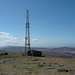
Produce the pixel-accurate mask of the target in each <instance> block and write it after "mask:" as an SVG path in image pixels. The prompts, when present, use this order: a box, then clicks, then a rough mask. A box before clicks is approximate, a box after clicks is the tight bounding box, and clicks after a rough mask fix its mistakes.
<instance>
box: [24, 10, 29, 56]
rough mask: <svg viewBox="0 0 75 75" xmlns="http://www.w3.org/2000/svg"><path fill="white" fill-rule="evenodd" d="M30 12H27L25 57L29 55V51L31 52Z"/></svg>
mask: <svg viewBox="0 0 75 75" xmlns="http://www.w3.org/2000/svg"><path fill="white" fill-rule="evenodd" d="M29 28H30V25H29V11H28V10H27V18H26V36H25V55H27V50H30V32H29Z"/></svg>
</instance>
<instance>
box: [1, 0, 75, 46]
mask: <svg viewBox="0 0 75 75" xmlns="http://www.w3.org/2000/svg"><path fill="white" fill-rule="evenodd" d="M27 9H29V22H30V36H31V46H32V47H64V46H67V47H75V0H0V46H24V38H25V24H26V10H27Z"/></svg>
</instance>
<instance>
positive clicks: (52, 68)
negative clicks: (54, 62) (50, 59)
mask: <svg viewBox="0 0 75 75" xmlns="http://www.w3.org/2000/svg"><path fill="white" fill-rule="evenodd" d="M50 69H55V68H46V69H45V70H50Z"/></svg>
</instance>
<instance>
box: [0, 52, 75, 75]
mask: <svg viewBox="0 0 75 75" xmlns="http://www.w3.org/2000/svg"><path fill="white" fill-rule="evenodd" d="M0 75H75V59H69V58H55V57H31V56H22V55H20V54H14V53H10V54H9V55H5V56H0Z"/></svg>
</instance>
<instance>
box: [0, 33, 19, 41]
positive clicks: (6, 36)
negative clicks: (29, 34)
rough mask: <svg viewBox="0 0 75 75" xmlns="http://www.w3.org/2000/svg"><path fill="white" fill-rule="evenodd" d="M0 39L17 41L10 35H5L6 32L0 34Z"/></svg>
mask: <svg viewBox="0 0 75 75" xmlns="http://www.w3.org/2000/svg"><path fill="white" fill-rule="evenodd" d="M0 38H5V39H11V40H17V39H18V38H16V37H13V36H11V35H10V33H7V32H0Z"/></svg>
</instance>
